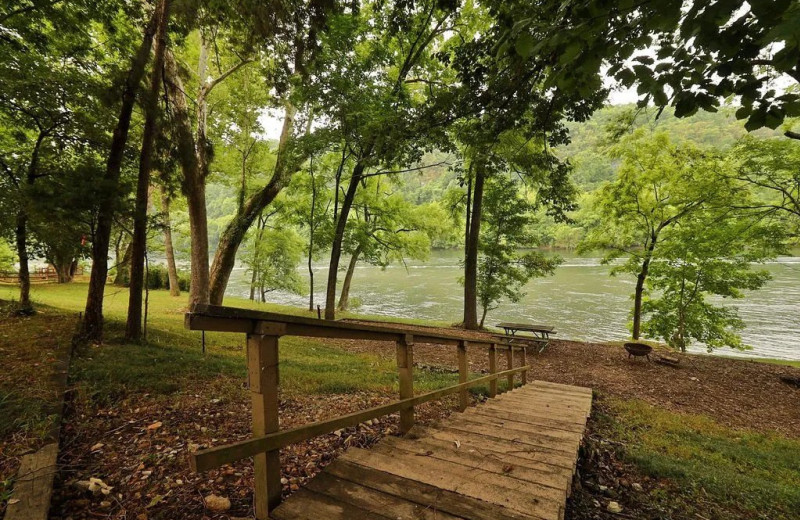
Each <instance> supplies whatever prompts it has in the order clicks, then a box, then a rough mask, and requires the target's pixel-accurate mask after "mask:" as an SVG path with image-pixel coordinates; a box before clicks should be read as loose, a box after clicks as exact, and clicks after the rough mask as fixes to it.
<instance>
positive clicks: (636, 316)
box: [633, 236, 657, 339]
mask: <svg viewBox="0 0 800 520" xmlns="http://www.w3.org/2000/svg"><path fill="white" fill-rule="evenodd" d="M656 238H657V237H655V236H653V237H651V239H650V244H649V245H648V246H647V248H646V250H645V257H644V260H642V268H641V269H640V270H639V274H638V275H637V276H636V290H635V292H634V294H633V339H639V335H640V332H641V327H642V296H643V295H644V282H645V280H647V274H648V273H649V271H650V260H652V258H653V250H654V249H655V248H656Z"/></svg>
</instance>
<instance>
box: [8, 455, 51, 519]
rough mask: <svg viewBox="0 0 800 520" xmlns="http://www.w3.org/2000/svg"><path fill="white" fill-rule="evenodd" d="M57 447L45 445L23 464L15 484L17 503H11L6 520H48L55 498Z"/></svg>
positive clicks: (22, 462) (22, 460)
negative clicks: (52, 501)
mask: <svg viewBox="0 0 800 520" xmlns="http://www.w3.org/2000/svg"><path fill="white" fill-rule="evenodd" d="M57 457H58V443H56V442H53V443H50V444H46V445H44V446H43V447H42V448H41V449H39V450H38V451H36V452H34V453H31V454H29V455H25V456H23V457H22V459H21V460H20V466H19V470H18V471H17V479H16V481H15V482H14V493H13V495H12V498H13V499H14V501H9V502H8V508H7V509H6V516H5V518H6V520H46V519H47V514H48V511H49V509H50V498H51V496H52V494H53V477H54V476H55V474H56V471H57V466H56V458H57Z"/></svg>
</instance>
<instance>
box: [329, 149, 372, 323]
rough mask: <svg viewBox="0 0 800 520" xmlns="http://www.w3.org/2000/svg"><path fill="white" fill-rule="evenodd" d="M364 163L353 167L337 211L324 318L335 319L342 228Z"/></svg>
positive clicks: (345, 222) (345, 223) (342, 238)
mask: <svg viewBox="0 0 800 520" xmlns="http://www.w3.org/2000/svg"><path fill="white" fill-rule="evenodd" d="M364 167H365V164H364V162H363V161H359V162H357V163H356V165H355V167H354V168H353V175H352V176H351V177H350V184H349V185H348V186H347V192H346V193H345V195H344V200H343V201H342V207H341V208H340V211H339V218H338V219H336V232H335V234H334V236H333V244H332V247H331V260H330V264H329V266H328V284H327V287H326V289H325V319H326V320H333V319H336V280H337V277H338V274H339V273H338V271H339V261H340V260H341V257H342V240H344V230H345V227H346V226H347V217H348V215H349V214H350V208H351V207H352V206H353V200H354V199H355V197H356V192H357V191H358V184H359V183H360V182H361V175H362V174H363V173H364Z"/></svg>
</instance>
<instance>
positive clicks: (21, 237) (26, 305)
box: [15, 210, 32, 312]
mask: <svg viewBox="0 0 800 520" xmlns="http://www.w3.org/2000/svg"><path fill="white" fill-rule="evenodd" d="M15 234H16V236H15V238H16V242H17V256H18V257H19V275H18V278H19V310H20V311H22V312H29V311H30V310H31V309H32V306H31V274H30V271H29V268H28V215H27V214H26V213H25V211H22V210H21V211H20V212H19V213H17V227H16V229H15Z"/></svg>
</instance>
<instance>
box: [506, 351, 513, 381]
mask: <svg viewBox="0 0 800 520" xmlns="http://www.w3.org/2000/svg"><path fill="white" fill-rule="evenodd" d="M506 364H507V365H508V370H511V369H512V368H514V349H513V348H509V349H508V350H506ZM513 388H514V375H513V374H511V375H509V376H508V390H512V389H513Z"/></svg>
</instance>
